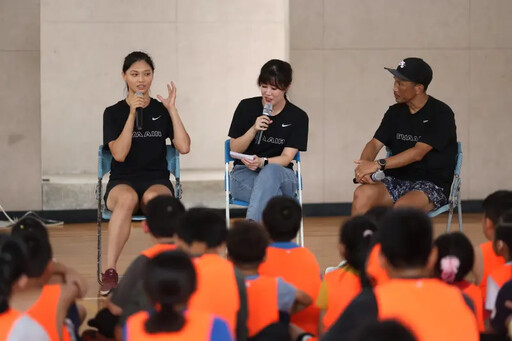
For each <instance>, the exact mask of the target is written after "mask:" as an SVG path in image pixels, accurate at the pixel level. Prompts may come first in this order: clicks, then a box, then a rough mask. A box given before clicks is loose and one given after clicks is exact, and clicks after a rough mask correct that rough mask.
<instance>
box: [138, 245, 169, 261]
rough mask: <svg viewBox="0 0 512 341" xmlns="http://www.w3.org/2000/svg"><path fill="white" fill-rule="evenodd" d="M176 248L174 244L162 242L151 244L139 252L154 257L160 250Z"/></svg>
mask: <svg viewBox="0 0 512 341" xmlns="http://www.w3.org/2000/svg"><path fill="white" fill-rule="evenodd" d="M176 249H177V247H176V245H174V244H167V243H162V244H155V245H153V246H152V247H150V248H148V249H146V250H144V251H142V252H141V254H142V255H144V256H146V257H148V258H155V257H156V256H157V255H158V254H160V253H162V252H165V251H172V250H176Z"/></svg>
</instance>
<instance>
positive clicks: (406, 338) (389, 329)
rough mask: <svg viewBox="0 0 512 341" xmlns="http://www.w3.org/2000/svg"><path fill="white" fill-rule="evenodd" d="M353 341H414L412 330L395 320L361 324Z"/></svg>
mask: <svg viewBox="0 0 512 341" xmlns="http://www.w3.org/2000/svg"><path fill="white" fill-rule="evenodd" d="M353 340H354V341H416V338H415V337H414V335H413V334H412V332H411V331H410V330H409V329H407V328H406V327H404V326H403V325H402V324H401V323H400V322H398V321H396V320H384V321H374V322H369V323H365V324H363V325H362V326H361V327H360V328H359V329H358V330H357V331H356V334H355V337H354V339H353Z"/></svg>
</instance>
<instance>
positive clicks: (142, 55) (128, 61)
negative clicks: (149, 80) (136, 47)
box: [123, 51, 155, 73]
mask: <svg viewBox="0 0 512 341" xmlns="http://www.w3.org/2000/svg"><path fill="white" fill-rule="evenodd" d="M139 61H144V62H146V63H147V64H148V65H149V67H151V70H153V71H155V66H154V64H153V60H152V59H151V57H150V56H149V55H148V54H147V53H146V52H142V51H133V52H131V53H130V54H128V55H127V56H126V57H124V62H123V73H126V71H128V69H129V68H130V66H132V65H133V64H134V63H136V62H139Z"/></svg>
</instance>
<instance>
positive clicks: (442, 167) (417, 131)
mask: <svg viewBox="0 0 512 341" xmlns="http://www.w3.org/2000/svg"><path fill="white" fill-rule="evenodd" d="M374 138H376V139H377V140H379V141H380V142H382V143H383V144H384V145H386V146H387V147H389V148H391V153H392V154H393V155H396V154H398V153H401V152H403V151H404V150H407V149H409V148H412V147H414V145H415V144H416V142H423V143H426V144H428V145H430V146H432V148H433V149H432V150H431V151H430V152H428V153H427V154H426V155H425V157H424V158H423V159H422V160H421V161H418V162H413V163H411V164H409V165H407V166H404V167H401V168H395V169H387V170H386V171H385V173H386V175H390V176H394V177H396V178H398V179H401V180H410V181H418V180H427V181H430V182H433V183H434V184H435V185H437V186H439V187H441V188H442V189H443V190H444V193H445V195H446V197H448V196H449V193H450V186H451V183H452V179H453V172H454V170H455V162H456V161H455V157H456V155H457V132H456V126H455V118H454V114H453V111H452V109H450V107H449V106H448V105H446V104H445V103H443V102H441V101H439V100H437V99H435V98H434V97H432V96H429V98H428V100H427V103H426V104H425V105H424V106H423V108H421V109H420V110H419V111H418V112H416V113H415V114H411V113H410V111H409V107H408V106H407V104H405V103H397V104H395V105H392V106H390V107H389V109H388V111H387V112H386V114H385V115H384V118H383V119H382V122H381V123H380V126H379V128H378V129H377V131H376V132H375V135H374Z"/></svg>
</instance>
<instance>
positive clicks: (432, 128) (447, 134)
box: [418, 106, 456, 151]
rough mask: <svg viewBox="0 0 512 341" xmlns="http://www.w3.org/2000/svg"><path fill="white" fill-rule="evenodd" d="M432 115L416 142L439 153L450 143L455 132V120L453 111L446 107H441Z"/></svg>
mask: <svg viewBox="0 0 512 341" xmlns="http://www.w3.org/2000/svg"><path fill="white" fill-rule="evenodd" d="M436 110H439V111H438V112H435V113H433V115H431V118H430V119H429V121H428V122H426V123H425V124H424V126H423V131H422V132H421V137H420V139H419V140H418V142H423V143H426V144H428V145H429V146H432V148H434V149H436V150H438V151H441V150H443V149H444V148H445V147H446V145H447V144H448V143H449V142H450V139H451V137H452V136H453V132H454V131H455V129H456V128H455V118H454V115H453V111H452V110H451V109H450V108H449V107H448V106H446V107H441V108H439V109H436Z"/></svg>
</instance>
